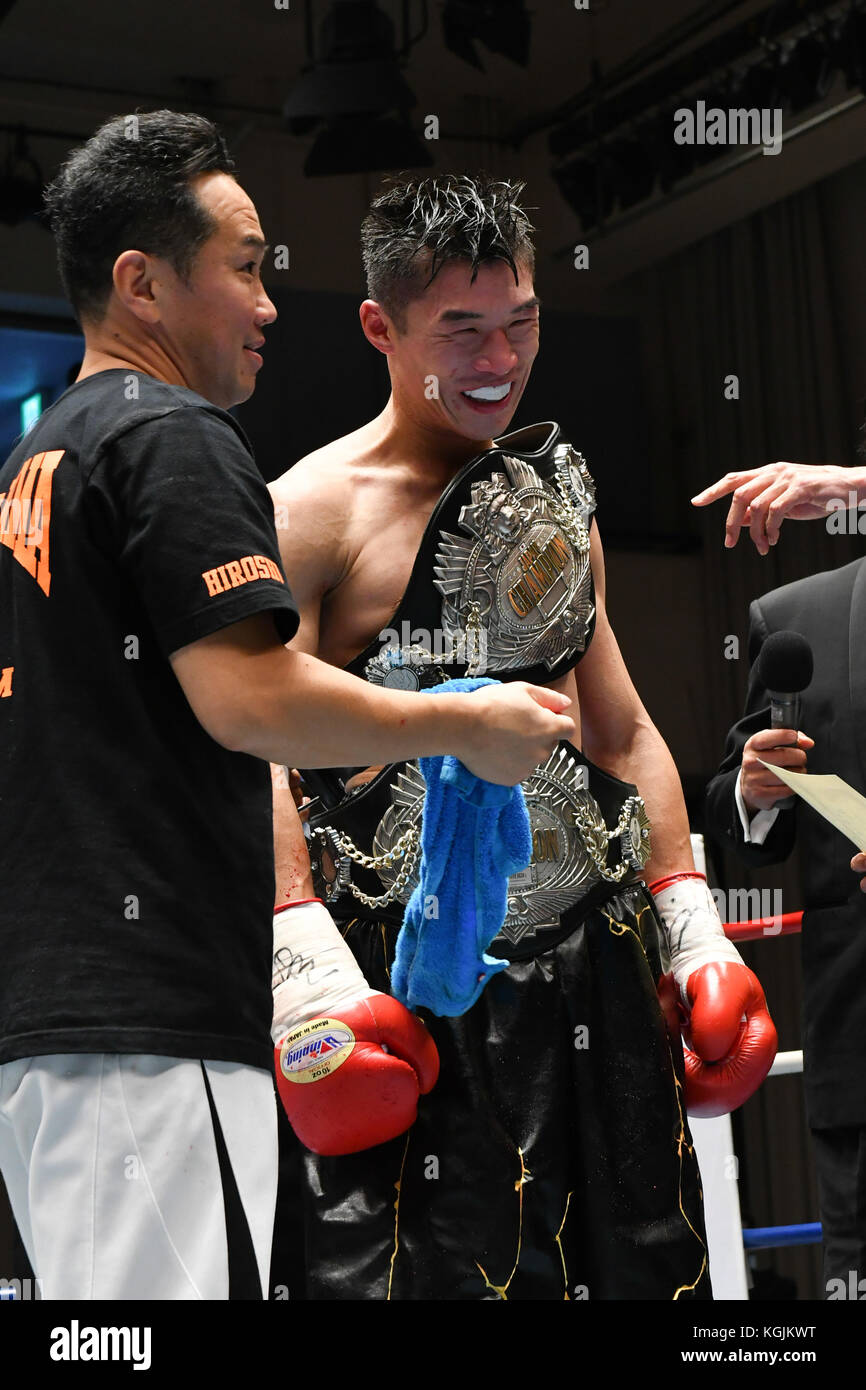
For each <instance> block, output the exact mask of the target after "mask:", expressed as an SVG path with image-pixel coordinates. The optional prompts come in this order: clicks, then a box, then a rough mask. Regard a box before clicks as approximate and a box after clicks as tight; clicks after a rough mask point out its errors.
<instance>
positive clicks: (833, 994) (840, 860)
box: [706, 559, 866, 1298]
mask: <svg viewBox="0 0 866 1390" xmlns="http://www.w3.org/2000/svg"><path fill="white" fill-rule="evenodd" d="M781 630H793V631H796V632H799V633H802V635H803V636H804V637H805V638H806V640H807V641H808V642H809V643H810V645H811V647H812V650H813V652H814V656H815V672H814V676H813V679H812V683H811V685H810V686H809V687H808V689H807V690H806V691H805V692H804V694H803V696H802V705H801V722H802V724H803V725H804V727H805V729H806V730H809V731H810V732H811V735H812V737H811V738H810V737H808V736H807V735H806V734H804V733H802V732H799V731H797V730H793V729H773V730H770V728H769V725H770V708H769V706H770V700H769V695H768V693H767V691H766V689H765V688H764V686H763V685H762V683H761V681H760V678H759V677H758V674H757V670H756V664H755V663H756V660H757V657H758V654H759V652H760V650H761V647H762V645H763V643H764V642H765V641H766V639H767V637H768V636H769V635H770V634H771V633H773V632H778V631H781ZM864 632H866V559H862V560H855V561H854V563H853V564H849V565H845V566H843V567H842V568H841V569H837V570H830V571H827V572H825V573H822V574H817V575H813V576H811V577H810V578H808V579H802V580H799V581H798V582H797V583H794V584H786V585H785V586H784V587H782V588H780V589H775V590H774V591H773V592H772V593H769V594H765V595H764V596H763V597H762V598H760V599H756V600H755V601H754V602H753V603H752V605H751V609H750V630H749V659H750V661H751V663H752V669H751V674H750V677H749V686H748V691H747V696H746V712H745V715H744V717H743V718H742V719H740V720H739V722H738V723H737V724H735V725H734V727H733V728H732V729H731V730H730V732H729V734H728V738H727V743H726V746H725V757H724V760H723V762H722V764H721V767H720V768H719V771H718V773H717V775H716V776H715V777H714V778H713V780H712V782H711V783H710V785H709V787H708V789H707V799H706V824H707V830H708V831H709V833H710V834H711V835H712V836H713V837H714V838H716V839H717V840H718V841H719V842H720V843H721V844H723V845H726V846H727V848H729V849H732V850H734V851H735V852H736V854H737V855H738V856H739V857H740V858H741V859H742V860H744V861H745V863H747V864H749V865H752V866H754V867H763V866H765V865H769V864H778V863H780V862H781V861H782V860H784V859H787V857H788V855H789V854H790V853H791V850H792V849H793V846H794V842H795V840H796V841H797V842H798V844H799V848H800V851H801V854H802V858H803V864H804V873H803V880H804V902H803V906H804V909H805V911H804V918H803V932H802V960H803V974H804V1001H803V1024H804V1030H803V1053H804V1081H805V1097H806V1112H807V1117H808V1120H809V1125H810V1128H811V1130H812V1136H813V1141H814V1151H815V1159H816V1168H817V1174H818V1189H819V1201H820V1207H821V1219H822V1222H823V1226H824V1254H825V1262H824V1275H825V1280H826V1283H827V1292H828V1297H836V1298H839V1297H851V1296H852V1295H853V1296H854V1297H857V1296H858V1294H857V1292H855V1290H857V1289H859V1296H861V1297H862V1296H864V1295H866V901H864V897H863V894H862V893H861V892H860V886H859V884H858V881H857V879H856V878H855V877H854V876H853V875H852V873H851V869H852V867H855V868H859V869H860V870H861V871H862V869H863V868H864V867H866V860H864V859H863V857H862V856H855V859H854V861H853V862H852V860H851V846H850V843H849V842H848V840H846V838H845V836H844V835H842V834H841V833H840V832H839V831H838V830H835V829H834V828H833V826H831V825H830V824H829V822H828V821H826V820H825V819H824V818H823V817H822V816H820V815H819V814H818V812H817V811H814V810H813V809H812V808H811V807H810V806H809V805H807V804H806V802H804V801H802V800H801V799H800V798H799V797H798V798H795V802H794V805H793V806H792V807H785V806H784V805H780V804H779V803H781V802H784V800H786V799H787V798H789V796H790V791H789V789H788V787H787V786H786V785H785V783H784V782H782V781H781V780H780V779H779V778H777V777H774V776H773V775H772V773H770V772H768V771H767V770H766V769H765V768H764V767H763V766H762V765H761V763H760V762H759V761H758V758H759V757H760V758H763V759H764V760H765V761H766V762H770V763H774V764H775V765H776V766H784V767H788V768H790V769H791V770H794V771H804V770H805V768H806V762H807V758H808V770H809V772H812V773H829V772H835V773H838V774H839V775H840V776H842V777H844V779H845V780H846V781H847V782H850V783H851V785H852V786H854V787H856V789H857V790H858V791H859V792H861V793H863V794H866V736H864V732H863V731H864V730H866V642H864V640H863V634H864ZM813 740H814V741H813ZM852 1271H853V1272H854V1277H853V1279H852ZM861 1280H862V1281H863V1282H862V1285H861V1282H860V1281H861ZM831 1281H837V1282H831ZM838 1281H842V1282H841V1283H840V1282H838Z"/></svg>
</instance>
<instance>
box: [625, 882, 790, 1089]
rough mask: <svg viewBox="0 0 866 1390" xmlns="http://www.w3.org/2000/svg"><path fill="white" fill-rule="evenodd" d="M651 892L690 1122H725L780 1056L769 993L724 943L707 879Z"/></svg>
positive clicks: (655, 887) (670, 884)
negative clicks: (662, 935) (675, 1012)
mask: <svg viewBox="0 0 866 1390" xmlns="http://www.w3.org/2000/svg"><path fill="white" fill-rule="evenodd" d="M649 890H650V892H651V893H652V895H653V899H654V901H655V905H656V908H657V910H658V913H659V916H660V917H661V919H662V922H663V923H664V927H665V932H666V935H667V939H668V946H669V948H670V955H671V967H672V970H673V975H674V979H675V981H676V984H677V987H678V993H679V1007H680V1012H681V1016H682V1019H683V1029H682V1031H683V1039H684V1043H685V1046H684V1048H683V1052H684V1056H685V1065H686V1105H687V1107H688V1110H689V1113H690V1114H692V1115H699V1116H711V1115H726V1114H727V1113H728V1112H729V1111H730V1110H736V1109H737V1107H738V1106H740V1105H742V1104H743V1102H744V1101H746V1100H748V1098H749V1096H750V1095H752V1094H753V1092H754V1091H756V1090H757V1089H758V1087H759V1086H760V1084H761V1082H762V1081H763V1080H764V1077H765V1076H766V1075H767V1072H768V1071H769V1070H770V1067H771V1066H772V1062H773V1058H774V1057H775V1055H776V1046H777V1038H776V1029H775V1027H774V1025H773V1020H772V1019H771V1018H770V1015H769V1013H768V1011H767V1004H766V1000H765V999H764V991H763V990H762V989H761V985H760V982H759V981H758V978H757V976H756V975H754V974H753V972H752V971H751V970H749V968H748V966H746V965H745V964H744V963H743V961H742V959H741V957H740V953H739V951H738V950H737V948H736V947H735V946H734V945H733V943H732V942H730V941H728V939H727V937H726V936H725V933H724V928H723V926H722V923H721V921H720V919H719V914H718V911H717V909H716V905H715V903H714V902H713V898H712V895H711V893H710V891H709V889H708V888H707V882H706V879H705V877H704V875H703V874H699V873H697V872H695V871H694V870H691V871H689V872H688V873H683V874H671V875H669V876H668V877H667V878H662V879H656V881H655V882H654V883H651V884H650V885H649Z"/></svg>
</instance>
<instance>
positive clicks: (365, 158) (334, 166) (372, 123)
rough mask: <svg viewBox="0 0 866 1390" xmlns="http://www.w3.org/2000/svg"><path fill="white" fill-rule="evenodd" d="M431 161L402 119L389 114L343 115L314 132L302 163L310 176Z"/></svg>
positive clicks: (401, 166)
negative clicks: (312, 141) (310, 147)
mask: <svg viewBox="0 0 866 1390" xmlns="http://www.w3.org/2000/svg"><path fill="white" fill-rule="evenodd" d="M432 163H433V160H432V158H431V156H430V151H429V149H428V148H427V145H426V144H425V142H424V141H423V140H420V139H419V138H418V136H417V135H416V134H415V132H414V130H412V128H411V126H409V125H408V124H407V123H406V122H405V120H401V119H400V118H399V117H392V116H343V117H341V118H340V119H339V120H336V121H332V122H330V123H329V124H328V125H327V126H325V128H324V130H322V131H321V132H320V134H319V135H317V137H316V139H315V142H314V143H313V148H312V149H311V150H310V153H309V154H308V155H307V158H306V161H305V163H304V173H305V174H307V175H309V176H310V177H311V178H315V177H316V176H319V175H324V174H363V173H368V172H369V173H373V172H375V171H377V170H381V169H417V168H420V167H422V166H424V167H426V166H428V165H430V164H432Z"/></svg>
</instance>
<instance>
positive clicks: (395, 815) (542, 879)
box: [309, 742, 651, 955]
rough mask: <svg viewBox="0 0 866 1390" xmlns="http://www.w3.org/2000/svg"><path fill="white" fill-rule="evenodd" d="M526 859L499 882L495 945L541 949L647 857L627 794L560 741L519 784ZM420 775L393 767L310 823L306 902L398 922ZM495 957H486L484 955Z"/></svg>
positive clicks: (411, 856)
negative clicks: (502, 909) (527, 831)
mask: <svg viewBox="0 0 866 1390" xmlns="http://www.w3.org/2000/svg"><path fill="white" fill-rule="evenodd" d="M522 785H523V794H524V797H525V799H526V806H527V811H528V813H529V823H530V828H531V832H532V862H531V864H530V865H529V866H528V868H526V869H523V870H521V871H520V872H519V873H516V874H512V876H511V878H510V879H509V880H508V895H507V914H506V918H505V921H504V923H503V926H502V929H501V931H500V933H499V935H498V936H497V938H496V943H498V945H499V946H500V947H501V950H502V954H504V955H505V954H508V955H513V954H514V949H513V948H514V947H516V946H519V947H523V946H526V947H527V948H528V950H529V953H534V951H536V950H544V949H547V944H545V942H546V941H547V942H548V944H552V943H549V935H550V933H551V932H554V931H559V930H561V928H562V926H563V919H565V924H566V925H567V926H568V929H569V930H571V929H572V927H573V926H574V925H575V924H576V923H577V921H579V920H580V918H581V917H582V916H583V915H584V912H585V911H586V910H588V909H589V908H590V907H592V906H593V905H594V904H595V903H596V902H598V901H600V900H601V899H603V898H606V897H609V896H610V895H611V894H612V893H613V892H615V891H616V889H617V887H619V886H620V885H623V884H625V883H628V882H633V881H635V879H636V878H637V877H639V875H640V872H641V870H642V869H643V866H644V864H646V862H647V860H648V859H649V856H650V852H651V845H650V827H649V819H648V817H647V814H646V809H645V807H644V803H643V800H642V798H641V797H640V796H639V795H638V793H637V789H636V788H635V787H633V786H631V785H630V784H629V783H627V782H620V781H619V780H618V779H617V778H615V777H611V776H610V774H609V773H606V772H603V771H602V770H601V769H600V768H597V767H594V766H593V765H592V764H591V763H589V762H588V761H587V759H586V758H584V757H583V755H582V754H581V753H580V752H579V751H578V750H577V749H576V748H574V747H573V746H572V745H571V744H570V743H566V742H563V743H561V744H560V745H559V746H558V747H557V748H556V749H554V751H553V753H552V754H551V755H550V757H549V758H548V759H547V761H546V762H545V763H543V764H541V765H539V766H538V767H537V768H536V769H535V771H534V772H533V773H531V775H530V776H529V777H528V778H527V779H526V781H525V782H524V783H523V784H522ZM425 790H426V788H425V783H424V778H423V776H422V774H421V772H420V769H419V767H418V764H417V762H405V763H395V764H392V765H391V766H390V767H386V768H383V769H382V771H381V772H380V773H379V774H378V776H376V777H375V778H374V779H373V780H372V781H371V782H369V783H367V785H366V786H363V787H360V788H358V789H357V790H356V791H355V792H353V793H352V794H351V795H350V796H349V797H348V798H347V799H346V800H345V801H344V802H343V803H342V804H341V805H340V806H338V807H335V808H333V809H331V810H327V811H321V812H319V813H318V814H314V815H312V816H311V817H310V821H309V849H310V862H311V865H312V870H313V883H314V886H315V891H316V895H317V896H318V897H321V898H322V899H323V900H324V901H325V902H326V903H327V904H328V907H329V908H330V910H331V911H332V912H333V913H335V915H337V916H341V917H345V916H354V917H366V918H369V919H373V920H376V921H391V922H396V923H401V922H402V920H403V909H404V908H405V905H406V903H407V902H408V901H409V898H410V897H411V895H412V892H413V891H414V889H415V887H416V885H417V883H418V864H419V860H420V845H421V816H422V811H423V806H424V795H425ZM493 953H494V954H496V952H495V951H494V952H493Z"/></svg>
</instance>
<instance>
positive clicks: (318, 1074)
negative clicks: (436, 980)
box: [274, 994, 439, 1155]
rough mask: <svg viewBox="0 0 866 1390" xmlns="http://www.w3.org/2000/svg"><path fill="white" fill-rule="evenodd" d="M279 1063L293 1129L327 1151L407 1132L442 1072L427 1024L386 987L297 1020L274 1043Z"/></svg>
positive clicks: (377, 1141) (315, 1148)
mask: <svg viewBox="0 0 866 1390" xmlns="http://www.w3.org/2000/svg"><path fill="white" fill-rule="evenodd" d="M274 1063H275V1071H276V1077H277V1089H278V1091H279V1093H280V1098H281V1100H282V1102H283V1105H284V1107H285V1111H286V1114H287V1115H288V1117H289V1120H290V1122H291V1126H292V1129H293V1130H294V1131H295V1133H296V1134H297V1136H298V1138H299V1139H300V1141H301V1143H302V1144H305V1145H306V1147H307V1148H308V1149H312V1151H313V1153H317V1154H329V1155H333V1154H350V1153H358V1152H359V1151H360V1150H361V1149H370V1148H372V1147H373V1146H374V1145H375V1144H384V1143H385V1142H386V1140H388V1139H394V1138H396V1137H397V1135H398V1134H404V1133H405V1132H406V1130H407V1129H409V1128H410V1127H411V1126H412V1125H413V1124H414V1123H415V1119H416V1116H417V1113H418V1096H419V1095H426V1093H427V1092H428V1091H430V1090H432V1089H433V1087H434V1086H435V1084H436V1079H437V1077H438V1075H439V1054H438V1052H437V1051H436V1044H435V1043H434V1041H433V1039H432V1038H431V1036H430V1034H429V1033H428V1031H427V1029H426V1028H425V1026H424V1024H423V1023H422V1022H421V1020H420V1019H418V1018H416V1017H415V1015H414V1014H411V1013H409V1011H408V1009H405V1008H404V1007H403V1005H402V1004H400V1003H398V1002H397V1000H396V999H392V998H391V997H390V996H389V995H387V994H369V995H368V996H367V997H366V998H364V999H359V1000H358V1002H357V1003H356V1004H352V1005H350V1006H349V1007H348V1008H344V1009H341V1010H340V1016H339V1018H334V1017H329V1018H314V1019H311V1020H310V1021H309V1022H308V1023H302V1024H300V1026H299V1027H297V1028H294V1029H292V1031H291V1032H290V1033H288V1034H287V1035H286V1036H285V1037H284V1038H282V1039H281V1040H280V1042H279V1043H278V1044H277V1045H276V1047H275V1049H274Z"/></svg>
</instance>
